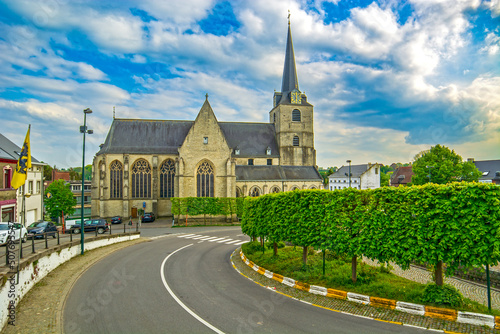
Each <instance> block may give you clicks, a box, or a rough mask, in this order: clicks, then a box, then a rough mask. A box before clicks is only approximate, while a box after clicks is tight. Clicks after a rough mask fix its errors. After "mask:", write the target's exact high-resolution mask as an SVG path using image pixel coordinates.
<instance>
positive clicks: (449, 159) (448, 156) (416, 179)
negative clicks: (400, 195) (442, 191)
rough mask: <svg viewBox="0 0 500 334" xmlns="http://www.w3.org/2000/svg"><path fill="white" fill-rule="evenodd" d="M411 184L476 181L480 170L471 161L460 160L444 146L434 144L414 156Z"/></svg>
mask: <svg viewBox="0 0 500 334" xmlns="http://www.w3.org/2000/svg"><path fill="white" fill-rule="evenodd" d="M413 173H414V174H415V175H414V176H413V177H412V180H411V181H412V184H414V185H422V184H425V183H429V181H430V182H432V183H437V184H446V183H449V182H459V181H468V182H472V181H477V180H478V179H479V177H480V176H481V172H480V171H479V170H478V169H477V168H476V166H475V165H474V163H472V162H462V157H461V156H460V155H458V154H457V153H455V151H454V150H450V149H449V148H448V147H446V146H441V145H436V146H433V147H431V149H430V150H428V151H422V152H420V153H419V154H417V155H416V156H415V162H414V163H413Z"/></svg>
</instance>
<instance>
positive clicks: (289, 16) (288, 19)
mask: <svg viewBox="0 0 500 334" xmlns="http://www.w3.org/2000/svg"><path fill="white" fill-rule="evenodd" d="M288 25H290V9H289V10H288Z"/></svg>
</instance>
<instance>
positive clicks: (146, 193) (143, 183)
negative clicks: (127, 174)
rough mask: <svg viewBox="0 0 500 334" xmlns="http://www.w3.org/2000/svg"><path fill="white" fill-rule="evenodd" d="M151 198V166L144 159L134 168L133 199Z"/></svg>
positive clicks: (137, 162)
mask: <svg viewBox="0 0 500 334" xmlns="http://www.w3.org/2000/svg"><path fill="white" fill-rule="evenodd" d="M150 197H151V166H150V165H149V162H147V161H146V160H144V159H139V160H137V161H136V162H135V163H134V165H133V166H132V198H150Z"/></svg>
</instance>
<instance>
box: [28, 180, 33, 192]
mask: <svg viewBox="0 0 500 334" xmlns="http://www.w3.org/2000/svg"><path fill="white" fill-rule="evenodd" d="M28 192H29V193H30V194H33V181H29V182H28Z"/></svg>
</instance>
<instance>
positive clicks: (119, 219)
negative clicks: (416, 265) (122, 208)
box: [111, 216, 122, 224]
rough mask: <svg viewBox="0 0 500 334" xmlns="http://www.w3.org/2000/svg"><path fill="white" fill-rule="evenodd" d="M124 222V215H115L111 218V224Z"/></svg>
mask: <svg viewBox="0 0 500 334" xmlns="http://www.w3.org/2000/svg"><path fill="white" fill-rule="evenodd" d="M121 223H122V217H119V216H115V217H113V218H111V224H121Z"/></svg>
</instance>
